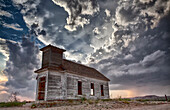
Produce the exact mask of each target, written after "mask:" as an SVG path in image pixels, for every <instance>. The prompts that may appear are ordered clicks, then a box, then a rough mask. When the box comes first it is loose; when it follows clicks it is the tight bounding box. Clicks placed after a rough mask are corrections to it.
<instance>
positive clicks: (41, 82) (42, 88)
mask: <svg viewBox="0 0 170 110" xmlns="http://www.w3.org/2000/svg"><path fill="white" fill-rule="evenodd" d="M45 82H46V77H41V78H40V79H39V87H38V100H44V97H45Z"/></svg>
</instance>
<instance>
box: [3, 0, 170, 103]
mask: <svg viewBox="0 0 170 110" xmlns="http://www.w3.org/2000/svg"><path fill="white" fill-rule="evenodd" d="M169 21H170V0H1V1H0V101H7V100H8V97H9V95H10V93H11V92H18V93H19V97H20V99H21V100H34V99H35V88H36V74H35V73H34V70H36V69H38V68H40V65H41V52H40V51H39V49H40V48H42V47H44V46H46V45H48V44H51V45H54V46H57V47H59V48H63V49H65V50H67V51H66V52H65V53H64V58H66V59H69V60H72V61H74V62H77V63H81V64H84V65H88V66H91V67H94V68H95V69H97V70H98V71H100V72H101V73H102V74H104V75H105V76H106V77H108V78H109V79H110V82H109V87H110V96H111V97H112V98H116V97H119V96H121V97H135V96H144V95H159V96H164V95H165V94H166V95H170V22H169Z"/></svg>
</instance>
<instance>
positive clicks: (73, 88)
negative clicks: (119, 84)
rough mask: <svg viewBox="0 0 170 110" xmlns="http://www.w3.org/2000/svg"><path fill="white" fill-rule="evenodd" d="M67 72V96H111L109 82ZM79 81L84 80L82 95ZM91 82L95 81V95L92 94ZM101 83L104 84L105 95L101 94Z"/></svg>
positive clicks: (76, 97) (74, 97)
mask: <svg viewBox="0 0 170 110" xmlns="http://www.w3.org/2000/svg"><path fill="white" fill-rule="evenodd" d="M66 74H67V98H68V99H78V98H81V97H86V98H87V99H89V98H92V99H97V98H101V99H107V98H109V87H108V82H106V81H101V80H97V79H92V78H88V77H83V76H78V75H74V74H70V73H66ZM78 81H81V82H82V95H78ZM91 83H94V89H95V90H94V92H95V93H94V94H95V95H94V96H91V92H90V90H91ZM100 85H103V86H104V96H101V89H100Z"/></svg>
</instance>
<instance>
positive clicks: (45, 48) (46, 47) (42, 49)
mask: <svg viewBox="0 0 170 110" xmlns="http://www.w3.org/2000/svg"><path fill="white" fill-rule="evenodd" d="M49 48H52V49H54V50H57V51H60V52H65V51H66V50H64V49H61V48H58V47H55V46H53V45H50V44H49V45H47V46H45V47H43V48H41V49H40V50H41V51H44V50H47V49H49Z"/></svg>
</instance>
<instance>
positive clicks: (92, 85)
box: [91, 83, 94, 95]
mask: <svg viewBox="0 0 170 110" xmlns="http://www.w3.org/2000/svg"><path fill="white" fill-rule="evenodd" d="M91 95H94V83H91Z"/></svg>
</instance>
